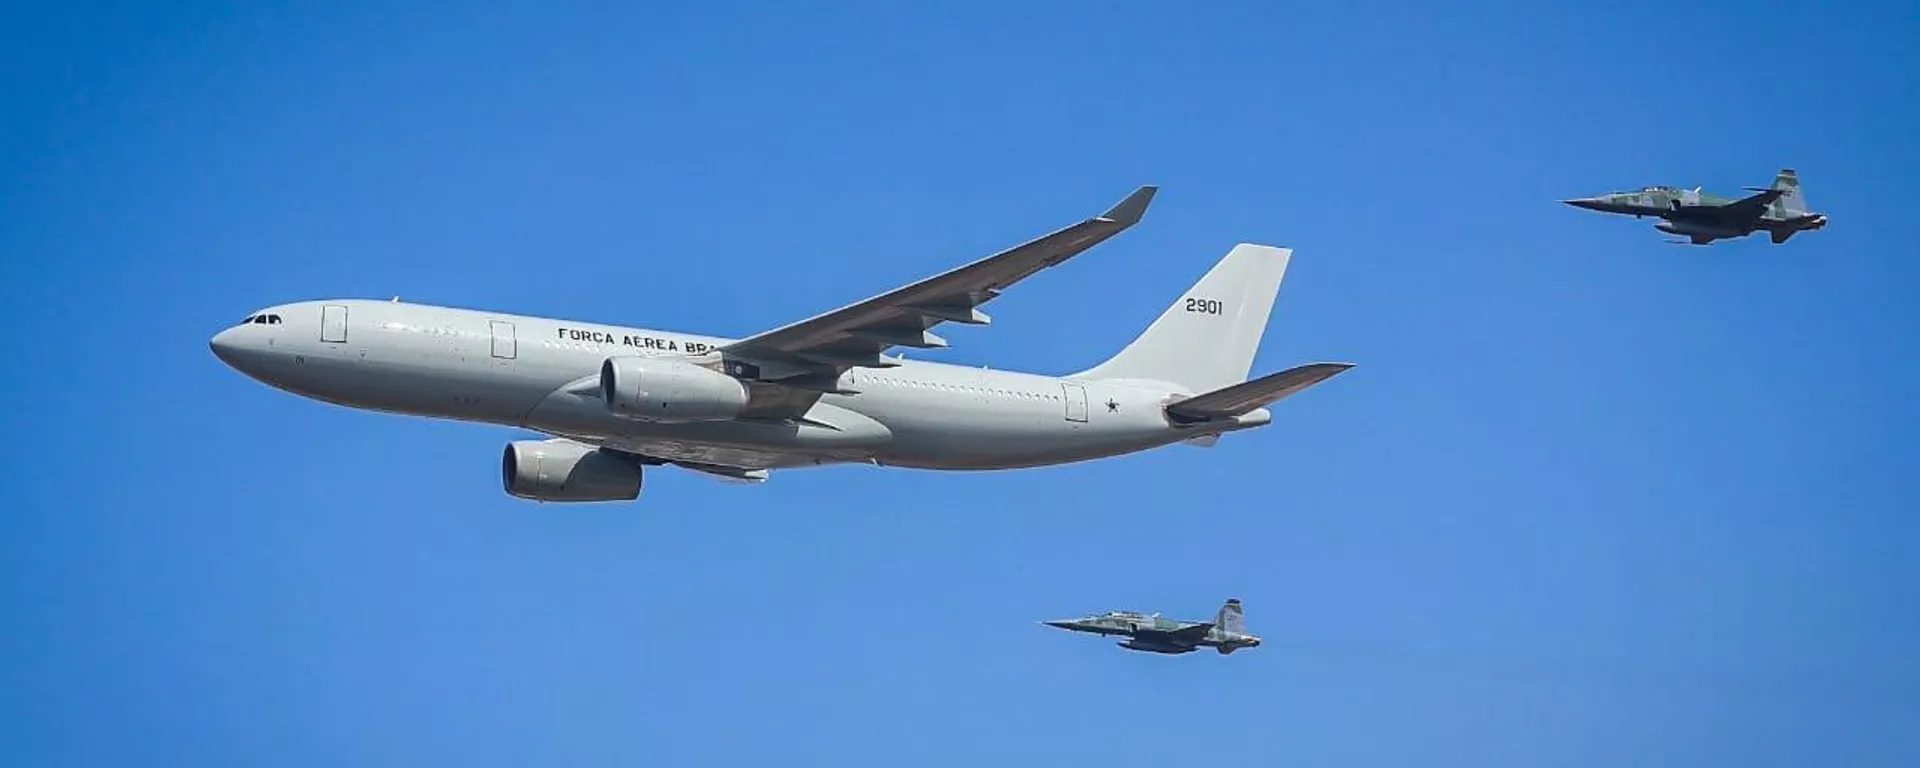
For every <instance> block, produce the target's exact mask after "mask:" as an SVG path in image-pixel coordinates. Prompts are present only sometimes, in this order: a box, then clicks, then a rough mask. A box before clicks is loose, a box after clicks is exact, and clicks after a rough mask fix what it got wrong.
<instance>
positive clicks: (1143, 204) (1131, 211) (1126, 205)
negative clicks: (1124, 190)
mask: <svg viewBox="0 0 1920 768" xmlns="http://www.w3.org/2000/svg"><path fill="white" fill-rule="evenodd" d="M1158 191H1160V187H1158V186H1155V185H1153V184H1148V185H1146V186H1143V187H1141V188H1139V189H1136V190H1134V191H1133V194H1131V195H1127V199H1125V200H1122V201H1120V202H1119V203H1117V204H1115V205H1114V206H1113V207H1112V208H1108V209H1107V212H1106V213H1103V214H1100V218H1103V219H1106V220H1108V221H1112V222H1116V223H1118V224H1120V225H1121V226H1123V227H1131V226H1133V225H1135V224H1138V223H1140V217H1142V216H1145V215H1146V214H1147V205H1148V204H1149V203H1152V202H1153V193H1155V192H1158Z"/></svg>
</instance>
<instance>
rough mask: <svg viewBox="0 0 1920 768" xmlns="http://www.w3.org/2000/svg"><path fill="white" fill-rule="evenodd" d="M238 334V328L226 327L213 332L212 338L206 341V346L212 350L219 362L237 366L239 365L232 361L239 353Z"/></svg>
mask: <svg viewBox="0 0 1920 768" xmlns="http://www.w3.org/2000/svg"><path fill="white" fill-rule="evenodd" d="M238 335H239V329H237V328H228V329H226V330H224V331H221V332H219V333H216V334H214V335H213V339H212V340H210V341H208V342H207V347H209V348H211V349H212V350H213V356H214V357H217V358H220V362H223V363H226V364H227V365H230V366H233V367H236V368H237V367H239V366H238V365H236V364H235V363H234V361H235V360H236V359H238V356H239V354H240V341H239V339H238V338H237V337H238Z"/></svg>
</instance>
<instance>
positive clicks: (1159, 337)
mask: <svg viewBox="0 0 1920 768" xmlns="http://www.w3.org/2000/svg"><path fill="white" fill-rule="evenodd" d="M1292 256H1293V251H1292V249H1288V248H1275V247H1273V246H1269V245H1254V244H1252V243H1241V244H1239V245H1236V246H1234V247H1233V250H1231V251H1228V252H1227V255H1226V258H1223V259H1221V260H1220V263H1218V264H1215V265H1214V266H1213V269H1212V270H1209V271H1208V272H1207V274H1206V276H1205V277H1202V278H1200V282H1198V283H1195V284H1194V286H1193V287H1192V288H1191V289H1188V290H1187V292H1186V293H1184V294H1181V295H1180V298H1179V299H1178V300H1176V301H1174V302H1173V306H1170V307H1167V311H1166V312H1163V313H1161V315H1160V318H1159V319H1157V320H1154V321H1153V324H1152V325H1149V326H1147V330H1146V331H1145V332H1143V333H1141V334H1140V336H1139V338H1136V339H1134V340H1133V343H1131V344H1128V345H1127V347H1126V348H1125V349H1122V350H1120V354H1117V355H1114V356H1113V358H1112V359H1110V360H1108V361H1106V362H1104V363H1101V364H1099V365H1097V366H1094V367H1093V368H1090V369H1088V370H1085V371H1081V372H1080V373H1077V374H1074V378H1084V379H1144V380H1150V381H1162V382H1167V383H1171V384H1178V385H1180V386H1183V387H1187V388H1189V389H1191V390H1192V391H1194V392H1207V391H1211V390H1215V389H1220V388H1222V387H1225V386H1228V385H1232V384H1238V383H1240V382H1243V381H1246V380H1247V371H1249V370H1251V369H1252V368H1253V356H1254V353H1256V352H1258V351H1259V349H1260V337H1261V335H1263V334H1265V333H1266V331H1267V315H1268V314H1269V313H1270V312H1271V311H1272V310H1273V299H1274V296H1276V295H1277V294H1278V293H1279V291H1280V280H1281V278H1282V277H1285V276H1286V273H1287V262H1288V260H1290V259H1291V258H1292Z"/></svg>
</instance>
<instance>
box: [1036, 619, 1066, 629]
mask: <svg viewBox="0 0 1920 768" xmlns="http://www.w3.org/2000/svg"><path fill="white" fill-rule="evenodd" d="M1040 623H1042V624H1045V625H1047V626H1049V627H1053V628H1055V629H1073V626H1074V625H1073V620H1072V619H1061V620H1059V621H1043V622H1040Z"/></svg>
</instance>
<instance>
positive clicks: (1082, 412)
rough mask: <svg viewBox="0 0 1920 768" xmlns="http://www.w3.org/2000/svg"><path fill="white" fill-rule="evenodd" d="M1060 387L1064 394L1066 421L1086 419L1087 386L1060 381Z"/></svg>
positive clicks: (1082, 420)
mask: <svg viewBox="0 0 1920 768" xmlns="http://www.w3.org/2000/svg"><path fill="white" fill-rule="evenodd" d="M1060 389H1061V391H1062V393H1063V394H1065V395H1066V398H1065V399H1066V401H1067V421H1080V422H1084V421H1086V420H1087V388H1086V387H1083V386H1080V385H1079V384H1068V383H1066V382H1061V383H1060Z"/></svg>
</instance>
